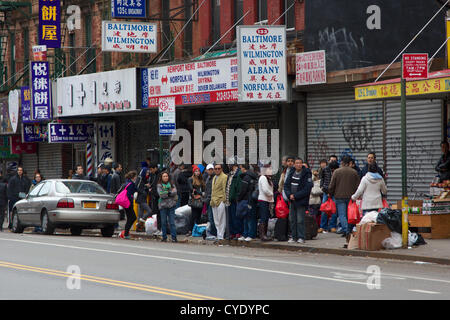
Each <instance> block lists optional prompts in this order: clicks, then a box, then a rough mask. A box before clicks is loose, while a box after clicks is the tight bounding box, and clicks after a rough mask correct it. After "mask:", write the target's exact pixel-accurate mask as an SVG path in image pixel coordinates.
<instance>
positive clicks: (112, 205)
mask: <svg viewBox="0 0 450 320" xmlns="http://www.w3.org/2000/svg"><path fill="white" fill-rule="evenodd" d="M106 209H108V210H119V205H118V204H115V203H114V202H113V201H108V202H107V203H106Z"/></svg>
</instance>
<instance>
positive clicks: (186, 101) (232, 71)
mask: <svg viewBox="0 0 450 320" xmlns="http://www.w3.org/2000/svg"><path fill="white" fill-rule="evenodd" d="M141 79H143V82H144V81H146V82H147V83H148V86H143V91H142V96H143V99H144V97H146V96H148V108H158V107H159V100H160V99H164V98H174V99H175V105H176V106H188V105H200V104H210V103H227V102H235V101H237V87H238V82H237V81H238V69H237V59H236V58H224V59H216V60H206V61H196V62H190V63H183V64H176V65H169V66H164V67H157V68H149V69H146V70H142V75H141ZM143 103H145V102H143ZM143 107H145V106H143Z"/></svg>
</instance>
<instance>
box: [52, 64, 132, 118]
mask: <svg viewBox="0 0 450 320" xmlns="http://www.w3.org/2000/svg"><path fill="white" fill-rule="evenodd" d="M136 82H137V69H136V68H130V69H121V70H114V71H107V72H99V73H89V74H85V75H79V76H72V77H64V78H58V79H57V82H56V93H57V94H56V95H57V98H56V99H57V104H56V105H57V108H56V116H57V117H71V116H78V115H80V114H82V115H91V114H106V113H118V112H126V111H136V110H137V109H138V107H137V84H136Z"/></svg>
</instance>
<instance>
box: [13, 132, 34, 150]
mask: <svg viewBox="0 0 450 320" xmlns="http://www.w3.org/2000/svg"><path fill="white" fill-rule="evenodd" d="M9 139H10V140H9V141H10V146H11V153H12V154H22V153H36V151H37V147H36V143H23V142H22V137H21V136H20V135H13V136H10V137H9Z"/></svg>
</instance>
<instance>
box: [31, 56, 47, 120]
mask: <svg viewBox="0 0 450 320" xmlns="http://www.w3.org/2000/svg"><path fill="white" fill-rule="evenodd" d="M30 70H31V104H32V106H31V111H32V118H33V120H35V121H45V120H51V119H52V99H51V98H52V97H51V91H50V87H51V84H50V78H49V68H48V62H46V61H33V62H30Z"/></svg>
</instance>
